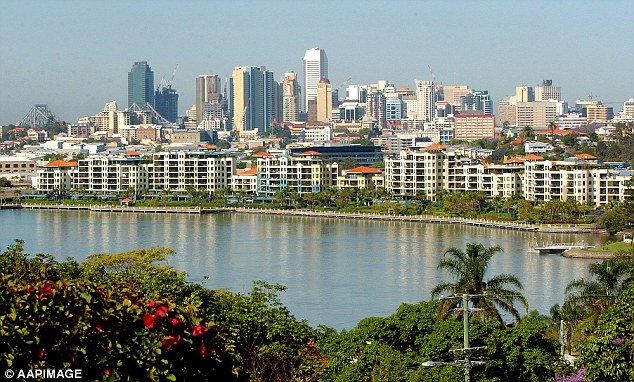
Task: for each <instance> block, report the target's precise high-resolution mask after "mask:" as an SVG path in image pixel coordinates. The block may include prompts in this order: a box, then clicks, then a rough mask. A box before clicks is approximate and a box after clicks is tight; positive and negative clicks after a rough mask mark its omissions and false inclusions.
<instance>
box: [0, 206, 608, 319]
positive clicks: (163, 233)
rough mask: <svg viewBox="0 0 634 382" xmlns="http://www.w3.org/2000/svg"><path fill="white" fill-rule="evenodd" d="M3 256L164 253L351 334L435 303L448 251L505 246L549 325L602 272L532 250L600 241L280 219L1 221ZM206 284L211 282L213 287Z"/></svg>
mask: <svg viewBox="0 0 634 382" xmlns="http://www.w3.org/2000/svg"><path fill="white" fill-rule="evenodd" d="M0 227H1V228H0V229H1V231H0V232H1V233H0V246H1V248H2V249H3V250H4V248H6V247H7V246H8V245H10V244H11V243H12V242H13V240H14V239H17V238H19V239H23V240H25V241H26V250H27V251H28V252H29V253H32V254H35V253H40V252H41V253H48V254H51V255H54V256H55V257H56V258H58V259H60V260H61V259H64V258H66V257H72V258H74V259H76V260H78V261H81V260H84V259H85V258H86V257H87V256H88V255H89V254H92V253H103V252H109V253H116V252H124V251H129V250H132V249H136V248H148V247H156V246H161V247H162V246H165V247H171V248H173V249H174V250H175V251H176V252H177V254H176V256H174V257H172V258H170V260H169V262H170V264H171V265H173V266H174V267H175V268H177V269H179V270H182V271H185V272H187V274H188V275H189V279H190V280H192V281H195V282H202V283H204V285H205V286H206V287H208V288H213V289H215V288H226V289H229V290H231V291H234V292H247V291H249V290H250V288H251V285H252V280H265V281H267V282H270V283H279V284H283V285H286V286H287V287H288V290H287V292H285V293H283V294H282V296H281V297H282V302H283V303H284V304H285V305H286V306H287V307H288V308H289V309H290V311H291V313H292V314H293V315H294V316H295V317H297V318H299V319H306V320H307V321H308V322H309V324H311V325H312V326H316V325H320V324H322V325H326V326H329V327H333V328H335V329H337V330H340V329H350V328H352V327H354V326H355V325H356V324H357V322H358V321H359V320H360V319H362V318H364V317H369V316H388V315H390V314H392V313H394V312H395V310H396V308H397V307H398V306H399V305H400V304H401V303H403V302H407V303H415V302H419V301H421V300H428V299H429V298H430V290H431V289H432V288H433V287H434V286H435V285H437V284H438V283H440V282H441V281H449V280H450V278H449V276H448V275H447V274H445V273H444V272H442V271H439V270H438V269H437V268H436V266H437V264H438V262H439V260H440V258H441V257H442V253H443V252H444V251H445V250H446V249H447V248H449V247H452V246H454V247H458V248H460V249H463V250H464V248H465V244H466V243H468V242H480V243H482V244H484V245H486V246H491V245H497V244H499V245H501V246H502V248H503V249H504V251H503V252H502V253H498V254H496V255H495V256H494V257H493V259H492V261H491V264H490V267H489V270H488V272H489V273H488V275H489V276H491V275H495V274H500V273H510V274H513V275H516V276H517V277H518V278H519V279H520V281H521V282H522V284H523V285H524V290H523V293H524V295H525V296H526V298H527V299H528V301H529V304H530V309H531V310H533V309H537V310H538V311H540V312H541V313H545V314H547V313H548V310H549V309H550V307H551V306H552V305H553V304H561V303H562V302H563V298H564V295H563V291H564V288H565V286H566V285H567V284H568V283H569V282H570V281H571V280H573V279H575V278H581V277H586V276H587V269H588V265H589V264H590V263H591V262H592V261H593V260H587V259H570V258H564V257H562V256H559V255H539V254H537V253H532V252H530V251H529V249H530V246H531V242H534V241H535V240H537V241H538V242H540V243H541V242H576V241H580V240H584V241H585V242H586V243H589V244H595V245H599V244H601V243H602V242H603V241H605V239H606V238H605V237H602V236H600V235H573V234H545V233H535V232H523V231H511V230H503V229H495V228H482V227H472V226H462V225H447V224H432V223H411V222H395V221H364V220H345V219H334V218H316V217H293V216H272V215H258V214H244V213H222V214H210V215H176V214H133V213H99V212H90V211H49V210H39V211H33V210H2V211H0ZM205 276H208V279H206V280H205V279H204V277H205Z"/></svg>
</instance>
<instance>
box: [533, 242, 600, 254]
mask: <svg viewBox="0 0 634 382" xmlns="http://www.w3.org/2000/svg"><path fill="white" fill-rule="evenodd" d="M588 248H594V246H593V245H587V244H585V243H584V242H583V241H581V242H578V243H556V244H542V245H537V244H536V245H535V246H534V247H533V248H532V250H533V251H534V252H539V254H540V255H548V254H556V255H562V254H563V253H564V252H566V251H568V250H571V249H588Z"/></svg>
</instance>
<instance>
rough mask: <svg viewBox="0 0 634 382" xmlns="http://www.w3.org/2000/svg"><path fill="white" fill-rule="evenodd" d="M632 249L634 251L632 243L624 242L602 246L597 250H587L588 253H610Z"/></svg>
mask: <svg viewBox="0 0 634 382" xmlns="http://www.w3.org/2000/svg"><path fill="white" fill-rule="evenodd" d="M630 249H634V246H633V245H632V243H624V242H622V241H619V242H616V243H610V244H606V245H601V246H597V247H596V248H589V249H587V251H590V252H604V251H610V252H617V251H627V250H630Z"/></svg>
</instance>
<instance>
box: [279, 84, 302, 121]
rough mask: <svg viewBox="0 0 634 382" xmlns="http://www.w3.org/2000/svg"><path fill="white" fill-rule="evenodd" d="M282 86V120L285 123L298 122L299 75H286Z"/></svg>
mask: <svg viewBox="0 0 634 382" xmlns="http://www.w3.org/2000/svg"><path fill="white" fill-rule="evenodd" d="M282 84H283V85H282V87H283V89H282V91H283V99H282V102H283V107H282V110H283V111H282V120H283V121H285V122H292V121H297V120H298V118H297V117H298V116H299V110H300V109H299V108H300V99H299V83H298V82H297V74H296V73H294V72H290V73H284V79H283V81H282Z"/></svg>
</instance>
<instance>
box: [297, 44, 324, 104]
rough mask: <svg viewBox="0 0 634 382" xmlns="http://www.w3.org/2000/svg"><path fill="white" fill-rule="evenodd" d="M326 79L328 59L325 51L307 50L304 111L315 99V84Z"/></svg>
mask: <svg viewBox="0 0 634 382" xmlns="http://www.w3.org/2000/svg"><path fill="white" fill-rule="evenodd" d="M322 78H328V58H327V57H326V51H324V50H323V49H319V48H312V49H308V50H307V51H306V53H305V54H304V89H303V90H304V110H305V111H308V103H309V102H310V101H314V100H316V99H317V84H319V81H320V80H321V79H322Z"/></svg>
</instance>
